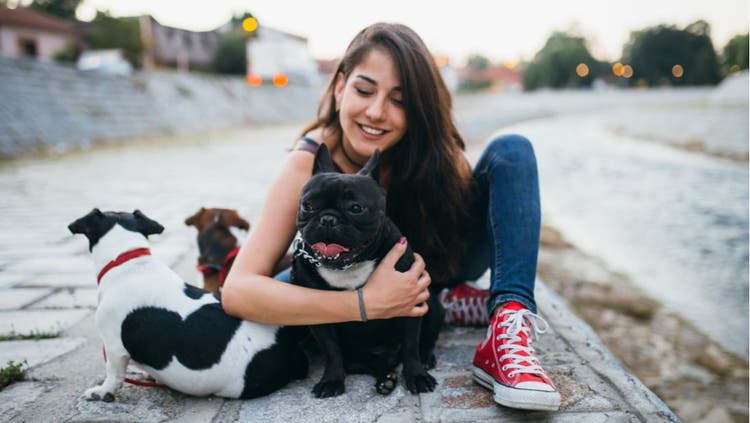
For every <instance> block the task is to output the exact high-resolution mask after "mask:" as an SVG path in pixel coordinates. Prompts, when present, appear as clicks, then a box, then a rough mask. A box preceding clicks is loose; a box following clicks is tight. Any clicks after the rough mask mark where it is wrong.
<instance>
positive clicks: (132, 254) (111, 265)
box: [96, 248, 151, 285]
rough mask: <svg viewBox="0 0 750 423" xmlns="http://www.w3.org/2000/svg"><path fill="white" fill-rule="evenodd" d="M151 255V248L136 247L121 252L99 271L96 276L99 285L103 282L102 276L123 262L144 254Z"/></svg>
mask: <svg viewBox="0 0 750 423" xmlns="http://www.w3.org/2000/svg"><path fill="white" fill-rule="evenodd" d="M150 255H151V250H149V249H148V248H136V249H135V250H130V251H126V252H124V253H122V254H120V255H119V256H117V258H116V259H114V260H112V261H110V262H109V263H107V264H106V265H104V268H102V270H101V271H100V272H99V275H97V277H96V283H97V285H98V284H100V283H101V282H102V278H103V277H104V275H106V274H107V272H109V271H110V270H112V269H114V268H115V267H117V266H119V265H121V264H123V263H126V262H128V261H130V260H133V259H135V258H138V257H143V256H150Z"/></svg>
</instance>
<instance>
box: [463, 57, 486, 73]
mask: <svg viewBox="0 0 750 423" xmlns="http://www.w3.org/2000/svg"><path fill="white" fill-rule="evenodd" d="M490 64H491V63H490V59H488V58H486V57H484V56H482V55H481V54H472V55H471V56H469V59H468V60H467V62H466V65H467V66H468V67H469V68H470V69H472V70H475V71H479V70H485V69H487V68H489V67H490Z"/></svg>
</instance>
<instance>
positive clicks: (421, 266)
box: [362, 240, 432, 319]
mask: <svg viewBox="0 0 750 423" xmlns="http://www.w3.org/2000/svg"><path fill="white" fill-rule="evenodd" d="M405 241H406V240H404V242H403V243H402V242H398V243H396V245H394V246H393V248H391V251H389V252H388V254H387V255H386V256H385V257H384V258H383V260H382V261H381V262H380V264H378V267H377V268H376V269H375V271H374V272H373V273H372V275H370V278H369V279H368V280H367V283H366V284H365V286H364V288H363V289H362V294H363V298H364V302H365V312H366V313H367V318H368V319H389V318H392V317H401V316H408V317H418V316H422V315H424V314H425V313H427V310H428V306H427V303H426V301H427V299H428V298H430V292H429V291H428V290H427V287H429V286H430V282H432V280H431V279H430V275H429V273H427V271H426V270H425V263H424V260H423V259H422V256H420V255H419V254H417V253H414V264H412V266H411V268H409V270H407V271H406V272H403V273H402V272H399V271H398V270H396V268H395V267H396V262H398V260H399V259H400V258H401V256H402V255H404V252H405V251H406V242H405Z"/></svg>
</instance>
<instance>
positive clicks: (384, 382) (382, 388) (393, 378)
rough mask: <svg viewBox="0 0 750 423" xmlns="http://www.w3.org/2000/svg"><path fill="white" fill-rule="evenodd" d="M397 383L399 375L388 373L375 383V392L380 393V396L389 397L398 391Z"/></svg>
mask: <svg viewBox="0 0 750 423" xmlns="http://www.w3.org/2000/svg"><path fill="white" fill-rule="evenodd" d="M397 382H398V375H397V374H396V373H388V374H387V375H385V376H383V377H382V378H380V379H378V380H377V381H375V390H376V391H378V393H379V394H382V395H388V394H390V393H391V392H393V390H394V389H396V383H397Z"/></svg>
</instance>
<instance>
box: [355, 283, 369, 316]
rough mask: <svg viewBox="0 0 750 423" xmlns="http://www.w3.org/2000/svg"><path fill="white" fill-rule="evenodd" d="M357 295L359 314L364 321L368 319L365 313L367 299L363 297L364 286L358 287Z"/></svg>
mask: <svg viewBox="0 0 750 423" xmlns="http://www.w3.org/2000/svg"><path fill="white" fill-rule="evenodd" d="M357 297H358V298H359V316H360V317H362V321H363V322H366V321H367V313H365V300H364V298H362V287H361V286H360V287H359V288H357Z"/></svg>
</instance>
